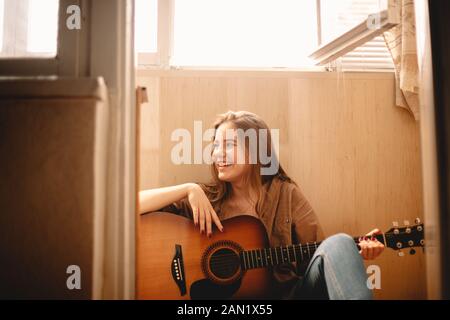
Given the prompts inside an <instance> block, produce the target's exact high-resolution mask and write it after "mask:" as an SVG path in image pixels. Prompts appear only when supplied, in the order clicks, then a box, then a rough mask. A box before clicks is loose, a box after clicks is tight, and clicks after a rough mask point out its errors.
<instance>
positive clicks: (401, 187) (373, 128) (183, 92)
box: [138, 71, 426, 299]
mask: <svg viewBox="0 0 450 320" xmlns="http://www.w3.org/2000/svg"><path fill="white" fill-rule="evenodd" d="M150 79H153V80H151V81H150ZM138 83H139V84H140V85H146V86H151V87H152V88H149V92H152V90H154V91H153V92H155V96H154V97H153V99H150V103H149V104H148V105H145V106H144V109H145V108H148V110H150V111H149V112H148V113H147V114H146V111H143V118H142V123H143V129H142V131H143V132H142V134H143V136H142V137H143V138H142V140H145V138H144V136H145V137H148V139H155V138H154V137H158V138H157V140H158V141H157V143H155V142H154V143H153V146H152V147H149V146H146V145H145V144H146V142H144V141H143V142H142V144H141V145H142V154H141V172H142V175H143V176H142V177H141V181H142V183H141V188H143V189H144V188H147V187H156V186H166V185H171V184H178V183H182V182H186V181H205V180H209V170H208V167H207V166H206V165H181V166H177V165H174V164H173V163H172V162H171V159H170V152H171V149H172V147H173V146H174V145H175V142H172V141H171V140H170V137H171V133H172V132H173V130H175V129H177V128H186V129H188V130H190V131H191V132H193V131H192V130H193V123H194V120H201V121H203V130H205V129H206V128H209V127H210V126H211V124H212V122H213V120H214V118H215V116H216V115H217V114H218V113H222V112H225V111H227V110H248V111H252V112H255V113H257V114H259V115H260V116H261V117H262V118H263V119H265V120H266V122H267V123H268V125H269V126H270V127H271V128H276V129H280V159H281V163H282V164H283V166H284V167H285V168H286V169H287V171H288V173H289V174H290V175H291V176H292V177H293V178H294V179H295V180H296V181H297V182H298V183H299V185H300V187H301V189H302V190H303V192H304V193H305V195H306V197H307V198H308V200H309V201H310V202H311V204H312V206H313V208H314V209H315V211H316V212H317V214H318V216H319V219H320V221H321V223H322V226H323V228H324V231H325V233H326V234H327V235H331V234H334V233H337V232H346V233H349V234H353V235H359V234H364V233H365V232H368V231H370V230H371V229H373V228H375V227H379V228H380V229H382V230H383V231H386V230H387V229H389V228H390V227H391V225H392V221H394V220H395V221H399V222H400V223H402V222H403V220H409V221H410V222H413V221H414V219H415V218H416V217H420V218H422V182H421V161H420V138H419V124H418V123H417V122H415V121H414V119H413V117H412V116H411V115H410V114H409V113H408V111H406V110H403V109H400V108H398V107H395V106H394V96H395V95H394V76H393V74H389V73H373V74H372V73H347V74H334V73H306V72H262V71H260V72H258V71H241V72H239V71H155V72H152V71H145V72H141V74H140V77H139V81H138ZM205 146H206V143H205ZM369 264H377V265H379V266H380V268H381V272H382V280H381V285H382V288H381V290H376V297H377V298H381V299H389V298H397V299H420V298H425V296H426V290H425V280H424V279H425V278H424V258H423V254H422V252H421V251H420V252H417V253H416V255H415V256H409V255H407V256H405V257H403V258H399V257H397V256H396V254H395V252H393V251H391V250H387V251H386V253H385V254H383V256H382V257H380V258H379V259H377V260H376V261H373V262H370V263H367V265H369Z"/></svg>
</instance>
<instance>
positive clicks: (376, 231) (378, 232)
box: [366, 229, 382, 237]
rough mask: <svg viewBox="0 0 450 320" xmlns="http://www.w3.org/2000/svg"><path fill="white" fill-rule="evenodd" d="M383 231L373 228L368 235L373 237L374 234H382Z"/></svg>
mask: <svg viewBox="0 0 450 320" xmlns="http://www.w3.org/2000/svg"><path fill="white" fill-rule="evenodd" d="M381 233H382V232H381V231H380V229H373V230H372V231H370V232H369V233H368V234H367V235H366V236H368V237H371V236H373V235H376V234H381Z"/></svg>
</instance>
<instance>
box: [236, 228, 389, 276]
mask: <svg viewBox="0 0 450 320" xmlns="http://www.w3.org/2000/svg"><path fill="white" fill-rule="evenodd" d="M362 238H364V237H355V238H353V240H354V241H355V244H358V243H359V242H360V241H361V239H362ZM373 238H376V239H377V240H378V241H380V242H381V243H383V244H385V240H384V235H383V234H378V235H374V236H373ZM321 243H322V241H320V242H314V243H306V244H294V245H288V246H280V247H273V248H262V249H253V250H245V251H242V252H241V253H240V258H241V267H242V269H244V270H251V269H258V268H267V267H274V266H277V265H280V264H283V263H291V262H297V263H301V262H303V261H308V260H310V259H311V258H312V256H313V255H314V253H315V252H316V250H317V248H318V247H319V246H320V244H321Z"/></svg>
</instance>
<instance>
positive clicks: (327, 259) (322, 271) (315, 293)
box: [293, 233, 372, 300]
mask: <svg viewBox="0 0 450 320" xmlns="http://www.w3.org/2000/svg"><path fill="white" fill-rule="evenodd" d="M293 299H314V300H322V299H331V300H369V299H372V291H371V290H370V289H369V288H368V287H367V274H366V270H365V267H364V263H363V260H362V257H361V255H360V254H359V252H358V249H357V247H356V245H355V242H354V240H353V238H351V237H350V236H348V235H346V234H343V233H340V234H337V235H334V236H331V237H329V238H327V239H326V240H325V241H323V242H322V243H321V244H320V246H319V247H318V248H317V250H316V252H315V253H314V255H313V257H312V259H311V261H310V262H309V265H308V267H307V269H306V272H305V275H304V277H303V278H302V279H301V280H299V282H298V283H297V284H296V286H295V288H294V291H293Z"/></svg>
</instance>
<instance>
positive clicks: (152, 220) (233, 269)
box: [137, 212, 424, 300]
mask: <svg viewBox="0 0 450 320" xmlns="http://www.w3.org/2000/svg"><path fill="white" fill-rule="evenodd" d="M222 225H223V227H224V231H223V232H220V231H218V230H217V229H215V230H213V231H214V232H213V234H212V236H211V237H210V238H208V237H206V235H204V234H202V235H201V234H200V232H199V228H198V227H196V226H195V225H194V223H193V222H192V220H190V219H187V218H185V217H182V216H179V215H175V214H171V213H162V212H154V213H149V214H145V215H141V218H140V232H139V246H138V257H137V258H138V259H137V278H138V279H137V298H138V299H162V300H172V299H173V300H186V299H265V298H270V292H272V290H271V286H272V272H271V268H272V267H274V266H276V265H279V264H283V263H291V262H297V263H300V262H302V261H304V260H308V259H311V257H312V256H313V254H314V252H315V251H316V249H317V248H318V246H319V245H320V242H317V243H305V244H294V245H288V246H280V247H275V248H274V247H272V248H271V247H269V241H268V237H267V233H266V229H265V227H264V225H263V224H262V222H261V221H260V220H259V219H257V218H255V217H252V216H247V215H243V216H238V217H234V218H231V219H228V220H224V221H222ZM374 237H375V238H377V239H378V241H380V242H382V243H383V244H384V245H385V246H386V247H388V248H391V249H394V250H401V249H406V248H408V249H409V250H410V254H414V253H415V251H414V250H415V249H414V248H415V247H424V226H423V224H421V223H420V221H419V220H418V219H416V223H415V225H413V226H409V225H406V226H404V227H398V226H394V228H392V229H390V230H389V231H387V232H385V233H383V234H379V235H376V236H374ZM361 238H363V237H355V238H354V240H355V245H357V243H358V242H359V241H360V240H361ZM402 253H403V252H402Z"/></svg>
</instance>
